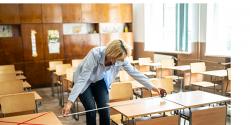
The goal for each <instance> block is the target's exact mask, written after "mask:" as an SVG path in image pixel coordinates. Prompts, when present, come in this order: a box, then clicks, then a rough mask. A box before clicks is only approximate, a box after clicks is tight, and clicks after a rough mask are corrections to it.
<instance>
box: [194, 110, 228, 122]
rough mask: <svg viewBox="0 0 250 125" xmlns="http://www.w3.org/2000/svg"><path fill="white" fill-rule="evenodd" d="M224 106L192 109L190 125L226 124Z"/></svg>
mask: <svg viewBox="0 0 250 125" xmlns="http://www.w3.org/2000/svg"><path fill="white" fill-rule="evenodd" d="M226 112H227V109H226V106H223V107H214V108H208V109H203V110H195V111H192V116H191V122H192V125H226Z"/></svg>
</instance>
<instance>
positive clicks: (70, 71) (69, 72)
mask: <svg viewBox="0 0 250 125" xmlns="http://www.w3.org/2000/svg"><path fill="white" fill-rule="evenodd" d="M75 69H76V68H75V67H71V68H67V69H66V78H67V79H70V80H73V73H74V71H75Z"/></svg>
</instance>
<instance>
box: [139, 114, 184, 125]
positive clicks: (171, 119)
mask: <svg viewBox="0 0 250 125" xmlns="http://www.w3.org/2000/svg"><path fill="white" fill-rule="evenodd" d="M135 125H180V117H179V116H178V115H175V116H167V117H158V118H153V119H147V120H136V121H135Z"/></svg>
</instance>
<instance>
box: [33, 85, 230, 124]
mask: <svg viewBox="0 0 250 125" xmlns="http://www.w3.org/2000/svg"><path fill="white" fill-rule="evenodd" d="M35 91H37V92H38V93H39V94H40V95H41V96H42V98H43V99H42V103H41V106H39V112H47V111H52V112H54V113H55V114H56V115H58V116H59V115H60V114H61V110H62V107H60V106H59V102H58V99H57V96H55V97H52V96H51V88H40V89H35ZM65 100H66V98H65ZM79 109H80V111H83V106H82V104H81V103H79ZM97 116H98V115H97ZM59 119H60V121H61V122H62V124H63V125H86V123H85V122H86V121H85V115H82V116H80V119H79V121H76V120H74V119H73V118H72V117H64V118H59ZM97 122H98V117H97ZM181 124H182V125H184V122H183V121H182V122H181ZM230 124H231V121H230V118H227V125H230ZM186 125H188V122H187V124H186Z"/></svg>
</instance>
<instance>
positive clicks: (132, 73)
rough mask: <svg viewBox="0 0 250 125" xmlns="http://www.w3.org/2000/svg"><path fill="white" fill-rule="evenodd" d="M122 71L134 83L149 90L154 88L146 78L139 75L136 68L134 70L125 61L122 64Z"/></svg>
mask: <svg viewBox="0 0 250 125" xmlns="http://www.w3.org/2000/svg"><path fill="white" fill-rule="evenodd" d="M123 69H124V70H125V71H126V72H127V73H128V74H129V75H130V76H131V77H133V78H134V79H135V80H136V81H138V82H139V83H141V84H142V85H144V86H145V87H147V88H148V89H149V90H151V89H152V88H153V87H154V86H153V85H152V84H151V83H150V81H149V79H148V77H146V76H145V75H144V74H142V73H140V72H139V71H138V70H137V69H136V68H134V67H133V66H132V65H131V64H130V62H129V61H125V62H124V64H123Z"/></svg>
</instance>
